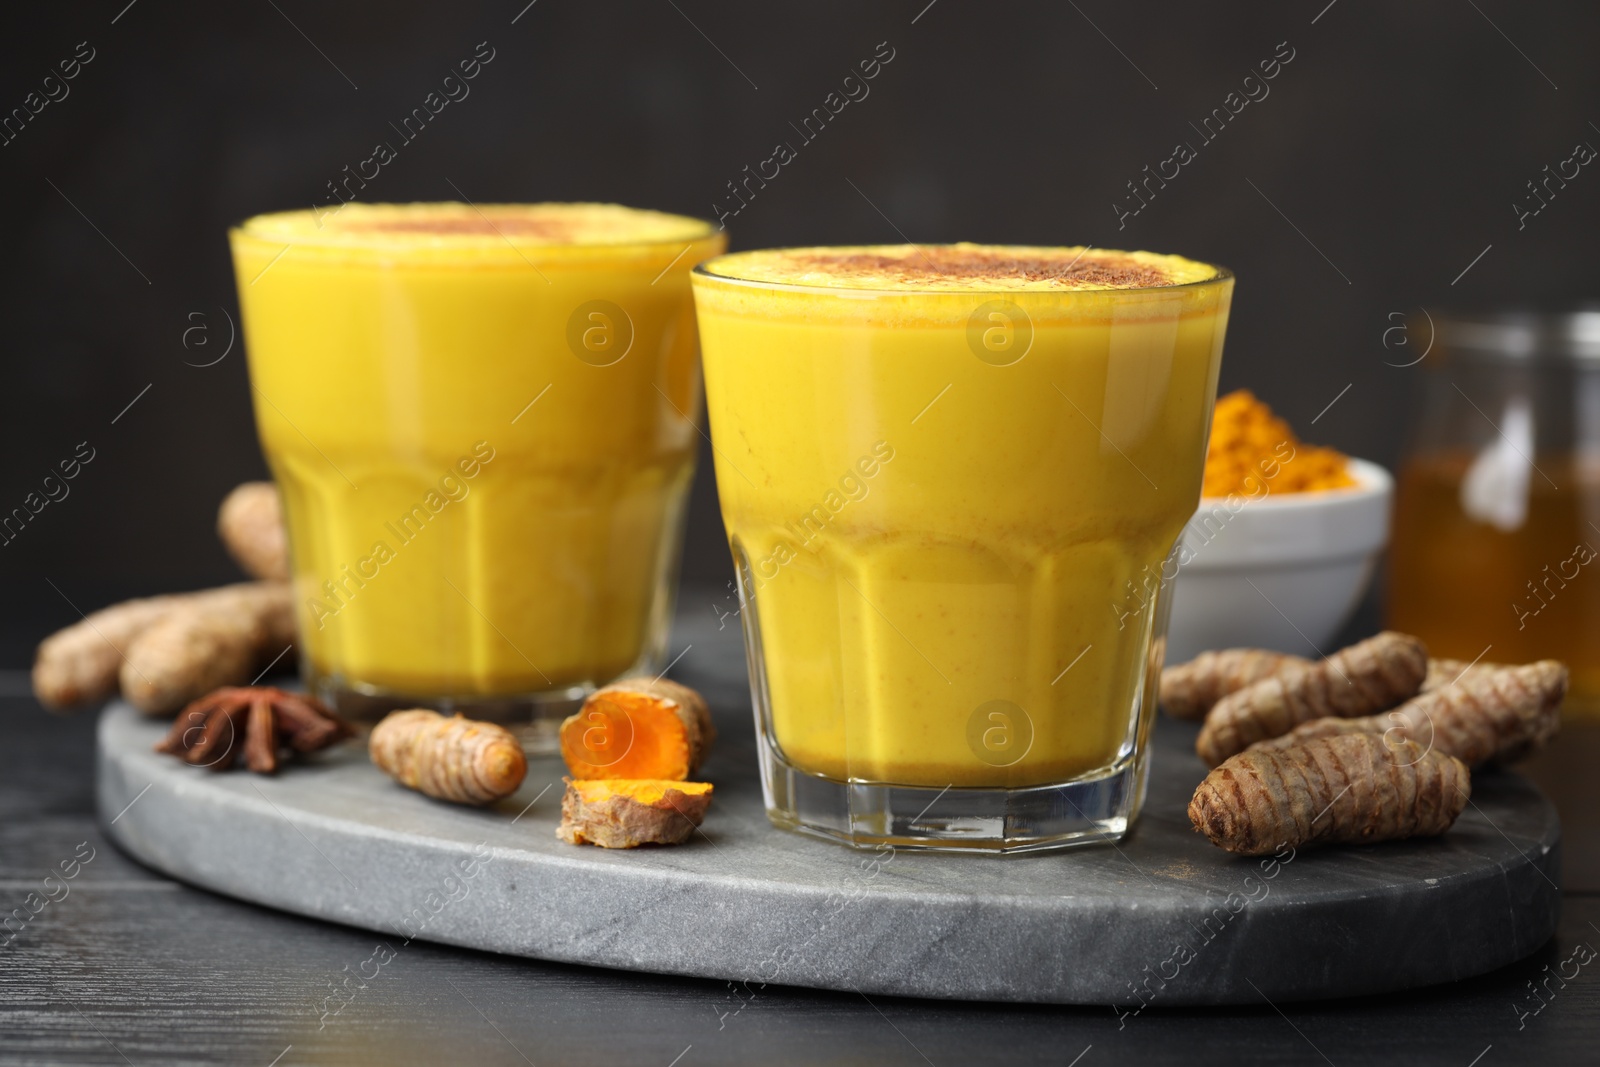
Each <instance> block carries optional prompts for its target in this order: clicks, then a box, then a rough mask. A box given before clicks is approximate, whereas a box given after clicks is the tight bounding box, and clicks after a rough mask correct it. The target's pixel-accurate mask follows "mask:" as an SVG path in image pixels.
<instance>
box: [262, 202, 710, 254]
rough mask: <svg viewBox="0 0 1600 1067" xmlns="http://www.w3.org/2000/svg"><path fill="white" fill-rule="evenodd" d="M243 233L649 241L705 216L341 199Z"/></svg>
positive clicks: (689, 236) (447, 241)
mask: <svg viewBox="0 0 1600 1067" xmlns="http://www.w3.org/2000/svg"><path fill="white" fill-rule="evenodd" d="M242 229H243V231H244V233H245V234H247V235H248V236H250V237H257V238H262V239H265V240H274V241H282V242H284V243H285V244H296V245H327V246H334V247H346V248H362V247H375V246H394V245H404V246H407V247H416V246H427V245H434V246H439V247H470V246H475V245H482V244H485V243H494V244H499V245H501V246H504V244H505V243H506V242H508V241H509V242H512V243H514V244H518V245H529V246H585V245H631V244H655V243H660V242H669V241H685V242H687V241H692V240H696V239H699V238H703V237H705V236H706V235H707V234H708V233H710V231H711V226H710V224H709V223H706V222H703V221H701V220H700V219H693V218H688V217H687V216H683V215H669V214H666V213H664V212H660V211H645V210H641V209H638V208H629V207H622V206H621V205H619V204H477V205H473V204H456V203H440V204H357V203H350V204H345V205H344V206H343V207H341V208H337V209H335V208H329V209H328V210H325V211H324V210H310V211H284V212H279V213H277V214H272V215H257V216H256V217H255V218H253V219H250V220H249V221H247V222H245V223H244V225H243V226H242Z"/></svg>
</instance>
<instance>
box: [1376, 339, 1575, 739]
mask: <svg viewBox="0 0 1600 1067" xmlns="http://www.w3.org/2000/svg"><path fill="white" fill-rule="evenodd" d="M1435 325H1436V333H1435V335H1434V343H1433V345H1432V349H1431V351H1429V352H1428V354H1427V356H1426V358H1424V359H1423V360H1422V362H1421V366H1422V367H1423V368H1425V378H1426V385H1425V387H1424V391H1423V399H1422V404H1421V407H1420V408H1419V410H1418V412H1417V417H1416V420H1415V423H1414V425H1413V428H1412V440H1411V444H1410V448H1409V450H1408V453H1407V457H1406V459H1405V460H1404V462H1403V463H1402V464H1401V468H1400V477H1399V485H1398V488H1397V491H1396V495H1395V510H1394V532H1393V540H1392V546H1391V551H1390V566H1389V598H1388V601H1389V603H1388V614H1389V625H1390V627H1391V628H1393V629H1397V630H1402V631H1405V632H1407V633H1412V634H1416V635H1417V636H1418V637H1420V638H1422V639H1423V640H1424V641H1425V642H1427V645H1428V650H1429V651H1430V652H1431V653H1432V654H1433V655H1434V656H1436V657H1450V658H1457V659H1463V660H1474V659H1481V660H1482V661H1483V662H1495V663H1525V662H1530V661H1533V660H1538V659H1560V660H1563V661H1565V662H1566V663H1567V665H1568V666H1569V667H1570V668H1571V671H1572V683H1571V693H1570V695H1569V697H1568V699H1567V704H1566V708H1567V710H1568V712H1569V713H1583V714H1587V715H1597V714H1600V311H1580V312H1575V313H1571V314H1561V315H1543V314H1501V315H1484V316H1458V317H1451V318H1448V319H1445V320H1442V321H1441V320H1438V319H1437V318H1436V319H1435ZM1413 332H1414V333H1416V332H1421V331H1416V330H1414V331H1413Z"/></svg>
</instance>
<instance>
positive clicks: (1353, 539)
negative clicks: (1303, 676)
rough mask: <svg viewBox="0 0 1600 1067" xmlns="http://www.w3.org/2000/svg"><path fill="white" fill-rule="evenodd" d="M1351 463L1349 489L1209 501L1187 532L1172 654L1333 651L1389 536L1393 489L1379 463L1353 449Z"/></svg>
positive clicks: (1171, 658)
mask: <svg viewBox="0 0 1600 1067" xmlns="http://www.w3.org/2000/svg"><path fill="white" fill-rule="evenodd" d="M1350 473H1351V474H1352V475H1353V476H1354V477H1355V479H1356V484H1355V485H1354V486H1351V487H1349V488H1346V489H1328V490H1322V491H1319V492H1313V493H1282V494H1277V495H1273V494H1271V493H1270V492H1269V493H1267V494H1266V495H1264V496H1262V497H1260V498H1259V499H1255V500H1244V501H1243V502H1242V503H1241V502H1240V501H1239V500H1235V501H1234V504H1233V506H1232V507H1230V506H1229V504H1228V502H1227V501H1225V500H1223V499H1219V498H1212V497H1207V498H1204V499H1202V500H1201V501H1200V510H1199V511H1198V512H1196V513H1195V516H1194V518H1192V519H1190V520H1189V525H1188V526H1187V527H1185V529H1184V531H1183V539H1182V541H1181V542H1180V544H1181V545H1182V546H1183V547H1182V549H1181V550H1180V559H1181V560H1182V561H1184V562H1182V563H1181V565H1180V567H1179V570H1178V577H1177V579H1176V581H1175V582H1174V586H1173V590H1172V617H1171V621H1170V623H1169V625H1168V630H1167V662H1168V663H1181V662H1183V661H1184V660H1187V659H1192V658H1193V657H1194V656H1195V654H1196V653H1199V652H1203V651H1205V650H1206V649H1209V648H1237V647H1251V648H1271V649H1276V650H1278V651H1280V652H1295V653H1299V654H1300V655H1306V656H1316V655H1319V654H1325V653H1329V652H1332V651H1334V650H1333V649H1332V648H1329V647H1328V645H1329V643H1330V642H1331V641H1332V639H1333V637H1334V636H1335V635H1336V634H1337V633H1338V632H1339V629H1340V627H1342V626H1343V625H1344V624H1345V623H1346V622H1347V621H1348V620H1349V618H1350V615H1351V613H1352V612H1353V611H1355V609H1356V606H1357V605H1358V604H1360V602H1361V597H1362V595H1363V594H1365V592H1366V589H1367V583H1368V582H1370V581H1371V580H1372V572H1373V569H1374V567H1376V565H1377V562H1378V555H1379V553H1380V552H1382V551H1383V547H1384V544H1385V543H1386V541H1387V540H1388V533H1389V505H1390V499H1391V497H1392V496H1393V495H1394V480H1393V479H1392V478H1391V477H1390V476H1389V472H1388V471H1386V470H1384V469H1383V468H1382V467H1380V466H1378V465H1377V464H1375V463H1368V462H1367V461H1366V460H1360V459H1352V460H1351V461H1350ZM1268 484H1269V485H1270V483H1268Z"/></svg>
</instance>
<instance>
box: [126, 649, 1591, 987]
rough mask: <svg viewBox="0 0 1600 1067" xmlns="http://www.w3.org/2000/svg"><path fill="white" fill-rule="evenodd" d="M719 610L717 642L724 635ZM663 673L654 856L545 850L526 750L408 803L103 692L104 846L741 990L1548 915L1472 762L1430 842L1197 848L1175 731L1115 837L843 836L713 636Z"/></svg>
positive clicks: (1540, 819) (961, 975) (1189, 978)
mask: <svg viewBox="0 0 1600 1067" xmlns="http://www.w3.org/2000/svg"><path fill="white" fill-rule="evenodd" d="M731 629H732V628H731V627H730V628H729V631H730V632H731ZM702 638H703V639H702V640H700V641H698V642H696V643H695V644H694V645H693V646H691V647H692V648H693V650H694V652H696V653H698V655H693V656H688V657H685V658H684V660H683V662H682V663H680V664H679V665H678V668H677V669H676V670H675V671H674V673H675V674H676V675H678V676H679V677H682V678H683V680H685V681H686V682H689V683H690V684H693V685H696V686H698V687H700V688H701V689H702V690H703V691H705V692H706V695H707V697H708V698H709V699H710V700H711V702H712V706H713V707H714V708H716V709H718V712H719V714H718V726H719V729H721V731H722V740H721V742H720V744H719V747H718V749H717V751H716V753H715V754H714V755H713V757H712V759H711V761H710V762H709V764H708V765H707V767H706V769H705V775H704V777H706V778H708V779H709V780H711V781H713V782H714V783H716V799H715V801H714V803H713V805H712V808H711V813H710V815H709V816H708V817H707V819H706V822H705V825H704V827H703V828H702V829H703V832H701V833H698V834H696V835H695V836H694V837H693V838H692V839H691V840H690V842H689V843H688V844H685V845H681V846H678V847H675V848H655V849H638V850H631V851H616V852H611V851H606V850H603V849H599V848H589V847H574V846H571V845H567V844H564V843H562V842H561V841H559V840H557V839H556V836H555V833H554V829H555V825H556V822H557V821H558V819H559V817H560V808H561V793H562V785H561V775H562V770H563V769H562V767H561V765H560V762H559V760H557V759H554V758H549V759H535V760H531V761H530V766H529V770H528V777H527V781H526V782H525V783H524V785H523V787H522V789H521V791H520V792H518V793H517V794H516V795H515V796H513V797H511V798H509V799H508V800H506V801H504V802H502V803H500V804H499V805H497V806H495V807H492V808H489V809H487V810H477V809H472V808H464V807H458V806H454V805H450V804H444V803H441V802H438V801H433V800H430V799H428V798H426V797H423V796H420V795H418V794H416V793H413V792H410V791H408V790H406V789H404V788H402V787H400V786H399V785H396V784H395V783H393V782H392V781H390V780H389V779H388V778H387V777H385V776H384V775H383V774H382V773H381V772H380V771H378V770H377V769H376V768H375V767H373V766H372V765H371V763H369V762H368V759H367V755H366V751H365V748H364V746H363V745H362V744H361V743H360V742H348V743H346V744H344V745H341V746H339V747H337V748H335V749H331V750H328V751H326V752H323V753H319V754H317V755H315V756H313V757H312V758H311V759H309V760H306V761H304V762H301V763H293V764H291V765H289V766H288V767H287V768H285V769H284V770H282V771H280V772H279V773H278V774H277V775H275V776H272V777H264V776H259V775H254V774H250V773H248V772H246V771H244V770H235V771H231V772H228V773H213V772H209V771H205V770H201V769H197V768H192V767H188V766H186V765H184V764H182V763H180V762H179V761H177V760H175V759H173V758H172V757H170V756H159V755H156V754H154V753H153V752H152V751H151V746H152V745H153V744H155V742H156V741H157V739H159V738H160V737H161V735H162V733H163V732H164V724H163V723H159V722H153V721H150V720H148V719H145V718H143V717H141V716H140V715H139V714H138V713H137V712H135V711H134V710H133V709H131V708H129V707H127V706H126V705H120V704H119V705H113V706H112V707H110V708H108V709H107V710H106V711H105V712H104V714H103V717H102V719H101V722H100V731H99V809H100V818H101V822H102V823H103V824H104V825H105V826H106V828H107V831H108V833H109V834H110V835H111V836H112V838H113V839H114V840H115V841H116V842H117V843H118V844H119V845H121V846H122V847H123V848H124V849H126V850H127V851H128V852H130V853H132V854H133V855H134V856H135V857H137V858H138V859H140V860H141V861H143V862H145V863H147V864H149V865H150V866H152V867H155V868H157V869H159V870H161V871H164V872H166V873H167V874H170V875H172V876H173V877H175V878H180V879H182V880H184V881H186V882H190V883H193V884H195V885H198V886H202V887H205V888H207V889H212V890H215V891H217V892H219V893H225V894H227V895H229V896H233V897H237V898H239V899H241V900H247V901H252V902H255V903H258V904H265V905H268V906H270V907H275V908H281V909H283V910H285V911H291V912H296V913H299V914H301V915H308V916H313V917H315V918H319V919H327V920H331V921H334V922H339V923H346V924H349V925H351V926H358V927H364V928H367V929H370V930H373V931H377V932H378V933H380V934H382V935H383V936H384V937H385V939H390V940H392V942H393V945H394V947H396V948H398V947H399V944H400V943H401V942H403V941H404V940H406V939H407V938H412V937H415V938H419V939H422V940H427V941H437V942H442V943H445V944H452V945H463V946H467V947H471V948H477V949H486V950H489V951H493V952H501V953H508V954H512V955H521V956H532V957H537V958H539V959H547V960H561V961H566V962H571V963H585V964H593V965H597V966H602V967H615V968H622V969H627V970H638V971H653V972H658V973H662V974H680V975H695V976H701V977H708V978H719V979H727V980H733V981H745V982H749V983H752V986H753V985H754V984H756V983H762V982H773V983H778V984H784V985H799V986H813V987H818V988H824V989H838V990H846V991H861V992H866V993H886V994H898V995H904V996H919V997H948V998H960V999H972V1000H1009V1001H1039V1002H1048V1003H1062V1004H1098V1005H1115V1006H1117V1010H1118V1011H1131V1010H1136V1009H1139V1008H1140V1006H1141V1004H1150V1005H1152V1006H1157V1005H1169V1004H1170V1005H1178V1004H1232V1003H1261V1002H1262V1000H1263V999H1264V998H1270V999H1271V1000H1272V1001H1273V1002H1277V1001H1283V1000H1304V999H1312V998H1322V997H1339V996H1350V995H1356V994H1368V993H1378V992H1384V991H1389V990H1395V989H1405V988H1410V987H1414V986H1420V985H1427V984H1432V983H1437V982H1446V981H1451V980H1453V979H1459V978H1465V977H1468V976H1470V975H1475V974H1481V973H1483V972H1485V971H1489V970H1492V969H1494V968H1497V967H1500V966H1503V965H1504V964H1507V963H1510V962H1512V961H1514V960H1517V959H1520V958H1521V957H1523V956H1526V955H1527V954H1529V953H1530V952H1532V951H1533V950H1534V949H1536V948H1537V947H1538V946H1539V945H1541V944H1543V943H1544V942H1545V941H1546V940H1547V939H1548V938H1549V937H1550V936H1551V935H1552V933H1553V932H1554V930H1555V927H1556V919H1557V913H1558V909H1559V906H1560V894H1559V891H1558V889H1557V884H1558V883H1559V881H1560V826H1559V823H1558V821H1557V819H1556V814H1555V811H1554V809H1553V808H1552V807H1551V805H1550V804H1549V802H1548V801H1546V800H1545V798H1544V797H1543V796H1542V795H1541V794H1540V793H1539V792H1538V791H1537V790H1536V789H1535V788H1534V787H1533V786H1531V785H1530V784H1528V783H1527V782H1526V781H1525V780H1523V779H1522V778H1520V777H1518V776H1516V775H1515V774H1511V773H1507V772H1495V773H1488V774H1482V775H1479V776H1477V777H1476V779H1475V780H1474V782H1473V798H1472V804H1471V805H1469V806H1468V808H1467V810H1466V812H1465V813H1464V814H1463V815H1462V816H1461V818H1460V820H1459V821H1458V822H1457V823H1456V825H1455V827H1454V828H1453V829H1452V830H1451V831H1450V833H1449V834H1447V835H1446V836H1445V837H1443V838H1440V839H1436V840H1424V841H1405V842H1395V843H1390V844H1382V845H1369V846H1364V847H1356V848H1345V847H1341V848H1328V849H1322V850H1301V851H1299V852H1298V853H1295V854H1293V855H1292V856H1290V855H1288V854H1285V855H1284V857H1283V858H1282V859H1280V860H1279V861H1277V862H1272V861H1271V860H1270V859H1268V860H1260V859H1246V858H1240V857H1235V856H1231V855H1229V854H1227V853H1224V852H1222V851H1220V850H1218V849H1216V848H1214V847H1213V846H1211V845H1210V844H1209V843H1207V842H1206V841H1205V839H1204V838H1202V837H1200V836H1199V835H1198V834H1196V833H1195V832H1194V831H1193V830H1192V829H1191V828H1190V825H1189V820H1188V817H1187V815H1186V814H1185V808H1186V806H1187V804H1188V800H1189V795H1190V793H1191V792H1192V791H1193V789H1194V786H1195V784H1196V783H1197V782H1199V780H1200V779H1201V778H1202V777H1203V776H1204V772H1205V768H1204V767H1203V765H1202V764H1201V762H1200V761H1199V760H1198V759H1197V758H1196V757H1195V756H1194V754H1193V751H1192V745H1193V740H1194V729H1193V727H1192V726H1190V725H1188V724H1184V723H1178V722H1174V721H1171V720H1163V721H1162V722H1161V723H1160V726H1159V728H1158V729H1157V730H1156V732H1155V745H1156V752H1155V759H1154V766H1153V769H1152V778H1151V784H1150V792H1149V798H1148V800H1147V802H1146V804H1145V808H1144V814H1143V816H1142V818H1141V819H1140V822H1139V824H1138V827H1137V829H1136V830H1135V832H1134V833H1133V834H1132V835H1130V836H1129V838H1128V839H1127V840H1125V841H1123V842H1121V843H1119V844H1117V845H1114V846H1113V845H1104V846H1093V847H1084V848H1076V849H1070V850H1067V851H1064V852H1054V853H1034V854H1023V855H1016V856H1005V857H994V856H963V855H951V854H948V853H921V852H908V851H903V850H902V851H898V852H896V851H891V850H887V849H885V850H883V851H879V852H859V851H855V850H852V849H849V848H846V847H844V846H842V845H838V844H834V843H831V842H828V841H823V840H817V839H813V838H810V837H805V836H801V835H798V834H793V833H787V832H784V831H780V830H777V829H774V828H772V827H771V826H770V825H769V824H768V823H767V820H766V815H765V813H764V811H763V808H762V802H761V788H760V783H759V781H758V780H757V777H756V757H755V742H754V734H753V728H752V726H751V721H750V713H749V697H748V693H747V691H745V690H744V688H743V686H744V670H743V661H742V655H741V654H740V653H739V650H738V646H737V644H736V643H730V642H729V641H728V639H727V638H726V637H724V636H723V635H721V634H717V635H714V636H712V637H704V635H702Z"/></svg>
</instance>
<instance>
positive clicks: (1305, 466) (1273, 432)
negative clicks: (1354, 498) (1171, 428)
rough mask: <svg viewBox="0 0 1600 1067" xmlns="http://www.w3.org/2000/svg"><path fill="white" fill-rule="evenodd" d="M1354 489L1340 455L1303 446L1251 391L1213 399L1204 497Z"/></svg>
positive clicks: (1348, 462)
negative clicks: (1264, 492)
mask: <svg viewBox="0 0 1600 1067" xmlns="http://www.w3.org/2000/svg"><path fill="white" fill-rule="evenodd" d="M1354 484H1356V480H1355V478H1354V477H1352V476H1351V474H1350V461H1349V460H1348V459H1347V458H1346V457H1345V456H1344V454H1343V453H1340V452H1336V451H1334V450H1333V449H1331V448H1319V447H1317V446H1315V445H1308V444H1304V443H1302V442H1301V441H1300V439H1299V438H1297V437H1296V436H1295V434H1294V431H1293V430H1291V429H1290V428H1289V424H1288V423H1287V422H1284V421H1283V420H1282V419H1280V418H1278V416H1276V415H1274V414H1273V413H1272V409H1271V408H1269V407H1268V406H1267V405H1265V404H1263V403H1262V402H1261V401H1259V400H1257V399H1256V398H1255V394H1253V393H1251V392H1250V390H1248V389H1237V390H1235V391H1234V392H1231V393H1229V394H1228V395H1227V396H1224V397H1221V398H1219V399H1218V400H1217V407H1216V411H1215V413H1214V414H1213V415H1212V418H1211V440H1210V442H1209V444H1208V445H1207V446H1206V473H1205V482H1204V485H1203V488H1202V489H1201V494H1202V495H1203V496H1227V495H1229V494H1230V493H1237V494H1239V495H1241V496H1252V497H1253V496H1259V495H1261V491H1262V487H1263V486H1265V487H1266V490H1267V491H1268V492H1271V493H1307V492H1313V491H1315V490H1318V489H1342V488H1344V487H1346V486H1351V485H1354Z"/></svg>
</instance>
